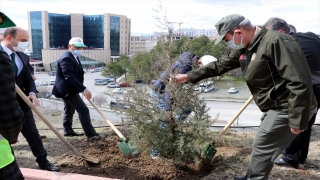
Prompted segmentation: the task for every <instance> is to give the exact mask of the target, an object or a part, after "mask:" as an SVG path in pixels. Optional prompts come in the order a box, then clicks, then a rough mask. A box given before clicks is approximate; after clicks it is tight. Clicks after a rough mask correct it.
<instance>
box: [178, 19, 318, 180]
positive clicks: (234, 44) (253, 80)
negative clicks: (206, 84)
mask: <svg viewBox="0 0 320 180" xmlns="http://www.w3.org/2000/svg"><path fill="white" fill-rule="evenodd" d="M215 26H216V29H217V30H218V33H219V38H218V39H217V40H216V42H215V44H217V43H219V42H220V41H221V40H224V41H225V42H226V43H227V45H228V46H229V47H230V48H233V49H234V50H233V51H232V52H231V53H229V54H228V55H227V56H223V57H221V58H220V59H219V60H218V61H216V62H211V63H209V64H208V65H206V66H203V67H201V68H199V69H195V70H192V71H189V72H188V73H187V74H178V75H176V76H174V77H172V78H175V80H176V82H178V83H183V82H187V81H190V82H192V83H197V82H198V81H200V80H202V79H205V78H209V77H213V76H219V75H222V74H224V73H226V72H227V71H230V70H232V69H236V68H239V67H241V70H242V73H243V77H244V79H245V80H246V83H247V85H248V87H249V89H250V91H251V93H252V95H253V98H254V100H255V103H256V104H257V106H258V107H259V108H260V110H261V111H262V112H263V116H262V117H261V125H260V128H259V130H258V132H257V134H256V137H255V138H254V141H253V145H252V154H251V159H250V166H249V169H248V171H247V174H246V175H245V176H243V177H235V180H246V179H251V180H252V179H255V180H258V179H261V180H262V179H263V180H264V179H268V177H269V174H270V172H271V170H272V167H273V161H274V160H275V158H276V157H277V156H278V155H279V154H280V153H281V151H282V150H283V149H284V148H285V147H286V146H288V145H289V143H290V142H291V141H292V140H293V139H294V138H295V137H296V136H297V134H299V133H301V132H303V131H304V130H305V129H307V127H308V121H309V119H310V118H311V117H312V115H313V114H314V113H315V112H316V107H317V102H316V99H315V97H314V94H313V90H312V80H311V74H310V70H309V68H308V64H307V62H306V59H305V56H304V53H303V51H302V50H301V48H300V46H299V44H298V42H297V41H296V40H295V39H294V38H293V37H291V36H288V35H285V34H282V33H279V32H275V31H268V30H267V29H265V28H264V27H258V26H252V25H251V23H250V21H249V20H248V19H245V17H243V16H241V15H237V14H232V15H228V16H226V17H224V18H222V19H221V20H220V21H219V22H218V23H216V25H215Z"/></svg>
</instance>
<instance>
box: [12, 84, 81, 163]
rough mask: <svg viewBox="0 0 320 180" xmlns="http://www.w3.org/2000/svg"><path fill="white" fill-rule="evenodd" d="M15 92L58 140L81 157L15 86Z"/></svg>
mask: <svg viewBox="0 0 320 180" xmlns="http://www.w3.org/2000/svg"><path fill="white" fill-rule="evenodd" d="M15 91H16V92H17V93H18V94H19V96H20V97H21V98H22V99H23V100H24V102H26V103H27V104H28V106H29V107H30V108H31V109H32V110H33V111H34V112H35V113H36V114H37V115H38V116H39V117H40V118H41V120H42V121H43V122H44V123H45V124H46V125H47V126H48V127H49V128H50V129H51V130H52V131H53V132H54V133H55V134H56V135H57V136H58V137H59V139H60V140H61V141H62V142H63V143H64V144H65V145H66V146H67V147H68V148H69V149H70V150H71V151H72V152H73V153H74V154H76V155H78V156H81V157H82V154H80V153H79V152H78V151H77V150H76V149H75V148H74V147H73V146H72V145H71V144H70V143H69V142H68V141H67V140H66V139H65V138H64V137H63V136H62V135H61V134H60V133H59V132H58V131H57V130H56V128H54V127H53V125H52V124H51V123H50V122H49V121H48V120H47V119H46V118H45V117H44V116H43V115H42V114H41V113H40V112H39V111H38V109H37V108H36V106H35V105H34V104H33V103H32V102H31V101H30V100H29V98H28V97H27V96H26V95H25V94H24V93H23V92H22V91H21V89H20V88H19V87H18V86H17V84H16V85H15Z"/></svg>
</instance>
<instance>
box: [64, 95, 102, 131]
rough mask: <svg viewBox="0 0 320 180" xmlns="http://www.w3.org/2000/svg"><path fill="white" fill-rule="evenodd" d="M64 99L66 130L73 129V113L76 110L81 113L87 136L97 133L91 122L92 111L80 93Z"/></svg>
mask: <svg viewBox="0 0 320 180" xmlns="http://www.w3.org/2000/svg"><path fill="white" fill-rule="evenodd" d="M63 100H64V117H63V127H64V130H65V132H68V131H73V130H72V122H73V114H74V113H75V110H76V111H77V113H78V114H79V119H80V123H81V126H82V128H83V131H84V133H85V135H86V136H87V137H92V136H94V135H96V134H97V133H96V131H95V129H94V128H93V126H92V124H91V119H90V113H89V109H88V107H87V105H86V104H85V103H84V102H83V100H82V99H81V97H80V95H79V94H75V95H72V96H70V97H67V98H63Z"/></svg>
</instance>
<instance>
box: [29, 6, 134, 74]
mask: <svg viewBox="0 0 320 180" xmlns="http://www.w3.org/2000/svg"><path fill="white" fill-rule="evenodd" d="M28 17H29V30H30V36H31V38H30V48H32V49H30V51H31V52H32V53H31V55H30V57H31V59H32V60H42V63H43V67H44V68H45V69H46V71H48V70H52V71H54V70H55V69H56V65H57V63H56V61H57V59H58V58H59V57H60V56H61V54H62V53H64V52H65V51H66V50H67V49H68V42H69V40H70V39H71V38H72V37H81V38H83V41H84V43H85V44H86V45H87V47H86V48H84V52H85V53H84V54H82V56H81V58H80V60H81V62H82V63H83V67H84V68H95V67H101V66H104V65H105V64H108V63H110V61H112V60H114V58H117V56H120V55H121V54H130V38H128V35H130V29H131V24H130V22H131V21H130V19H129V18H127V17H126V16H124V15H117V14H110V13H105V14H100V15H86V14H81V13H71V14H57V13H49V12H48V11H30V12H28ZM128 47H129V48H128ZM114 56H115V57H114ZM111 59H112V60H111Z"/></svg>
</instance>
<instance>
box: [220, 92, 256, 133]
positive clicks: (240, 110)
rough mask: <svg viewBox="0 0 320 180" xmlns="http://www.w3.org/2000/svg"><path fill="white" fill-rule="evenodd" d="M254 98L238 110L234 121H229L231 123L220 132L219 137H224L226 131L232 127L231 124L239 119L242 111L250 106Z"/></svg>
mask: <svg viewBox="0 0 320 180" xmlns="http://www.w3.org/2000/svg"><path fill="white" fill-rule="evenodd" d="M252 99H253V96H252V95H251V96H250V97H249V99H248V100H247V101H246V102H245V103H244V105H243V106H242V107H241V108H240V109H239V110H238V112H237V113H236V114H235V115H234V116H233V117H232V119H231V120H230V121H229V123H228V124H227V125H226V126H225V127H224V128H223V129H222V131H220V133H219V136H222V135H223V134H224V133H225V132H226V130H227V129H228V128H229V127H230V126H231V124H232V123H233V122H234V121H235V120H236V119H237V118H238V116H239V115H240V114H241V113H242V111H243V110H244V109H245V108H246V107H247V106H248V105H249V103H250V102H251V101H252Z"/></svg>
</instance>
